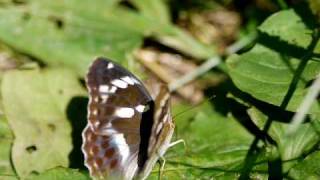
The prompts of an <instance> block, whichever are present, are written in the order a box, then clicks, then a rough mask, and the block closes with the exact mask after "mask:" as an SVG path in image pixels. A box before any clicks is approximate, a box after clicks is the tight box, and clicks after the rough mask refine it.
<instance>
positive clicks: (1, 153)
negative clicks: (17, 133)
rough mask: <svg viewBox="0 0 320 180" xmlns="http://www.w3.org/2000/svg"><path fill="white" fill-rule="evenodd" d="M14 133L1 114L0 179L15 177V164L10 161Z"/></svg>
mask: <svg viewBox="0 0 320 180" xmlns="http://www.w3.org/2000/svg"><path fill="white" fill-rule="evenodd" d="M12 142H13V135H12V132H11V130H10V128H9V125H8V122H7V120H6V119H5V117H4V116H3V115H1V116H0V179H10V178H12V179H15V176H16V175H15V173H14V170H13V165H12V164H11V161H10V152H11V145H12Z"/></svg>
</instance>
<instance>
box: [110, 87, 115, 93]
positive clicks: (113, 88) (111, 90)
mask: <svg viewBox="0 0 320 180" xmlns="http://www.w3.org/2000/svg"><path fill="white" fill-rule="evenodd" d="M116 90H117V87H115V86H111V89H110V90H109V92H110V93H115V92H116Z"/></svg>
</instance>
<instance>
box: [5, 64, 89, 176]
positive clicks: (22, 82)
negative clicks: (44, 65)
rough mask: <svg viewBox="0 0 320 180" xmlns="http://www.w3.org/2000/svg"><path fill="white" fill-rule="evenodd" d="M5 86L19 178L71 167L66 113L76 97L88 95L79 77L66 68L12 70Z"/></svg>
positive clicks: (70, 145)
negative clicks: (50, 169) (70, 102)
mask: <svg viewBox="0 0 320 180" xmlns="http://www.w3.org/2000/svg"><path fill="white" fill-rule="evenodd" d="M2 83H3V84H2V96H3V105H4V110H5V115H6V117H7V119H8V122H9V124H10V127H11V128H12V131H13V133H14V136H15V140H14V144H13V147H12V153H11V154H12V156H11V157H12V162H13V164H14V167H15V170H16V172H17V173H18V175H19V176H21V177H24V176H27V175H28V174H29V173H31V172H43V171H45V170H47V169H49V168H53V167H56V166H65V167H67V166H68V164H69V160H68V155H69V153H70V151H71V148H72V143H71V126H70V122H69V121H68V119H67V115H66V110H67V106H68V103H69V101H70V100H71V98H72V97H73V96H77V95H83V94H84V91H83V88H82V87H81V86H80V84H79V83H78V81H77V78H76V76H75V74H73V73H72V72H70V71H68V70H65V69H59V70H44V71H40V70H25V71H10V72H8V73H6V74H5V75H4V77H3V82H2Z"/></svg>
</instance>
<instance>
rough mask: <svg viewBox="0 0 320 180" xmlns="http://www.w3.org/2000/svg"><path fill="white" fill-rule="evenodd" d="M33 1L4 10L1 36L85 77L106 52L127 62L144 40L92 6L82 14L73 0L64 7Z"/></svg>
mask: <svg viewBox="0 0 320 180" xmlns="http://www.w3.org/2000/svg"><path fill="white" fill-rule="evenodd" d="M32 2H33V3H30V5H29V4H28V5H27V7H23V8H22V7H19V6H18V7H15V6H12V7H11V6H9V7H7V8H5V9H3V8H2V9H0V16H1V17H2V18H1V19H0V39H1V40H2V41H3V42H5V43H7V44H9V45H11V46H12V47H15V48H17V49H19V50H20V51H23V52H25V53H28V54H30V55H33V56H35V57H37V58H40V59H41V60H43V61H44V62H45V63H46V64H49V65H54V66H61V65H66V66H68V67H71V68H73V69H74V70H75V71H76V72H77V73H78V74H79V75H81V76H83V75H84V74H85V73H86V71H87V67H88V65H89V64H90V62H91V61H92V59H93V58H94V57H96V56H100V55H105V56H107V57H109V58H112V59H114V60H117V61H123V60H125V59H126V56H127V55H128V53H131V52H132V51H133V50H134V49H135V48H137V47H139V46H140V44H141V43H142V35H141V34H140V33H138V32H135V31H133V30H130V29H128V28H126V27H123V26H122V25H119V23H117V22H114V21H112V20H111V21H102V20H101V19H102V17H101V13H95V14H90V12H91V11H93V10H92V9H90V8H89V9H84V11H83V12H81V13H82V15H81V14H79V13H80V12H78V11H75V10H73V9H72V8H71V7H73V4H72V3H71V2H72V1H71V2H69V3H68V4H63V3H61V1H59V2H60V3H61V6H62V7H60V6H58V5H60V4H58V3H57V4H50V3H48V4H46V3H44V2H47V1H43V2H42V3H40V2H41V1H32ZM52 2H53V1H52ZM54 2H58V1H54ZM81 2H82V3H85V2H87V1H81ZM82 3H77V6H76V7H78V4H82ZM63 5H64V6H63ZM56 6H58V7H56ZM89 7H90V5H89ZM101 7H104V6H101ZM86 10H87V11H88V12H86ZM96 15H100V18H98V17H99V16H98V17H95V16H96ZM26 45H27V46H26Z"/></svg>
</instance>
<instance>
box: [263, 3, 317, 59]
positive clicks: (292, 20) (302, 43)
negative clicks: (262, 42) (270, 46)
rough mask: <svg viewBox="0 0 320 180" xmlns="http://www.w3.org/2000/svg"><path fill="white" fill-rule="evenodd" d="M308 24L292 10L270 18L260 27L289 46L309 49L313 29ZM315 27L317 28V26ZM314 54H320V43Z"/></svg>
mask: <svg viewBox="0 0 320 180" xmlns="http://www.w3.org/2000/svg"><path fill="white" fill-rule="evenodd" d="M306 18H310V17H306ZM306 23H307V22H306V21H304V20H303V18H302V17H300V16H299V15H298V14H297V13H296V12H295V11H294V10H292V9H290V10H284V11H280V12H278V13H275V14H273V15H272V16H270V17H269V18H268V19H267V20H265V21H264V22H263V24H262V25H261V26H260V27H259V30H260V31H261V32H263V33H266V34H268V35H269V36H271V37H276V38H279V39H280V40H282V41H285V42H287V43H288V44H289V45H293V46H297V47H301V48H304V49H307V48H308V46H309V45H310V43H311V42H312V33H313V29H311V28H310V27H309V26H308V25H307V24H306ZM313 23H315V22H313ZM313 27H314V28H315V24H313ZM314 52H315V53H319V52H320V42H318V43H317V45H316V48H315V50H314Z"/></svg>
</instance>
